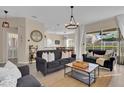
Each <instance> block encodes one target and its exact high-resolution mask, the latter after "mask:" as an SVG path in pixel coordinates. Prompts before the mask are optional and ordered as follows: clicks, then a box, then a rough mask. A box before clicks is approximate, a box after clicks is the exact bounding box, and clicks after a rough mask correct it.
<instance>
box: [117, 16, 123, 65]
mask: <svg viewBox="0 0 124 93" xmlns="http://www.w3.org/2000/svg"><path fill="white" fill-rule="evenodd" d="M116 19H117V24H118V27H119V29H118V30H119V33H120V35H119V57H118V62H117V63H118V64H120V65H124V14H122V15H119V16H117V17H116Z"/></svg>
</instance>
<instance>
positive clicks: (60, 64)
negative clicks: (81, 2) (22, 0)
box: [0, 6, 124, 87]
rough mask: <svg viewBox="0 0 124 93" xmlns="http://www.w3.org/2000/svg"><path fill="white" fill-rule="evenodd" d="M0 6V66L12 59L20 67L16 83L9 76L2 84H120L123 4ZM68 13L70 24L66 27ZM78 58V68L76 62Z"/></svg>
mask: <svg viewBox="0 0 124 93" xmlns="http://www.w3.org/2000/svg"><path fill="white" fill-rule="evenodd" d="M0 9H1V11H2V13H1V14H2V16H1V17H0V18H1V20H0V30H1V31H0V64H1V65H2V67H0V69H3V68H4V67H6V68H7V67H10V65H15V66H18V68H19V69H18V68H17V67H16V69H18V71H17V72H22V73H21V74H22V75H21V77H20V76H19V77H17V78H18V80H17V82H16V84H14V85H12V81H14V80H13V79H10V78H9V80H11V82H9V83H11V84H10V86H9V85H6V84H5V85H3V86H4V87H11V86H14V87H39V86H40V87H123V86H124V84H123V82H122V81H123V77H124V76H123V69H124V68H123V64H124V62H123V35H124V34H123V23H124V21H123V20H124V15H123V14H122V13H124V7H123V6H106V7H102V6H71V7H70V6H0ZM39 11H40V12H39ZM50 11H52V12H53V13H52V14H51V12H50ZM60 11H61V12H60ZM70 11H72V12H70ZM103 11H104V12H103ZM54 12H55V13H54ZM56 12H57V13H58V14H57V15H56ZM84 12H85V14H84ZM71 13H72V14H71ZM62 14H63V15H62ZM72 15H73V18H75V19H72V20H74V29H68V26H67V25H69V26H70V24H71V22H70V21H69V20H70V18H72ZM88 15H89V16H88ZM91 15H92V18H90V17H91ZM4 21H5V22H7V23H6V25H5V26H3V22H4ZM68 23H69V24H68ZM8 24H9V26H8ZM71 26H72V25H71ZM75 26H76V28H75ZM72 27H73V26H72ZM8 60H9V62H8ZM75 63H76V64H75ZM77 63H78V64H77ZM82 63H84V65H83V67H84V68H81V67H80V66H81V65H82ZM15 66H12V68H15ZM85 67H86V68H85ZM79 68H80V69H79ZM10 69H11V68H9V70H10ZM9 70H8V69H6V70H5V71H8V72H9ZM77 70H79V71H77ZM14 71H15V70H12V71H11V72H14ZM68 71H69V72H68ZM77 72H81V73H80V74H79V73H77ZM1 73H2V70H1ZM29 74H30V75H29ZM12 75H13V74H11V76H12ZM72 75H73V76H72ZM80 75H81V76H80ZM82 75H83V76H82ZM1 76H2V75H1ZM3 76H5V75H3ZM7 76H8V73H7ZM14 76H15V74H14ZM15 77H16V76H15ZM80 77H81V78H80ZM1 81H2V80H0V83H1ZM2 84H3V82H2V83H1V84H0V85H1V87H2Z"/></svg>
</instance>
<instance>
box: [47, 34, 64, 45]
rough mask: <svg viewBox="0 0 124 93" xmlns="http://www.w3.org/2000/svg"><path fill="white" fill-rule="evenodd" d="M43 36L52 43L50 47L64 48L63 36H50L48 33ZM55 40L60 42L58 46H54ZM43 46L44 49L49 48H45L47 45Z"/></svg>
mask: <svg viewBox="0 0 124 93" xmlns="http://www.w3.org/2000/svg"><path fill="white" fill-rule="evenodd" d="M45 35H46V40H47V39H50V40H52V41H53V45H51V46H52V47H63V46H64V36H63V35H56V34H50V33H45ZM55 40H60V44H59V45H55ZM46 43H47V42H46ZM45 45H46V47H49V46H47V44H45Z"/></svg>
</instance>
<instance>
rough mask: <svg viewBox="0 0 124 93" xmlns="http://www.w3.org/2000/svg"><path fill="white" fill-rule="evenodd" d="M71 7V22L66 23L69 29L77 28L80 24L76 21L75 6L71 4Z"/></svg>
mask: <svg viewBox="0 0 124 93" xmlns="http://www.w3.org/2000/svg"><path fill="white" fill-rule="evenodd" d="M70 8H71V17H70V22H69V24H65V28H67V29H77V28H78V26H79V23H76V21H75V19H74V16H73V8H74V6H70Z"/></svg>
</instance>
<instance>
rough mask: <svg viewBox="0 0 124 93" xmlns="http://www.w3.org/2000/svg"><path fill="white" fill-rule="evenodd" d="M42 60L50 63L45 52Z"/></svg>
mask: <svg viewBox="0 0 124 93" xmlns="http://www.w3.org/2000/svg"><path fill="white" fill-rule="evenodd" d="M42 58H43V59H45V60H46V61H47V62H48V61H49V60H48V54H47V52H45V53H44V52H43V54H42Z"/></svg>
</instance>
